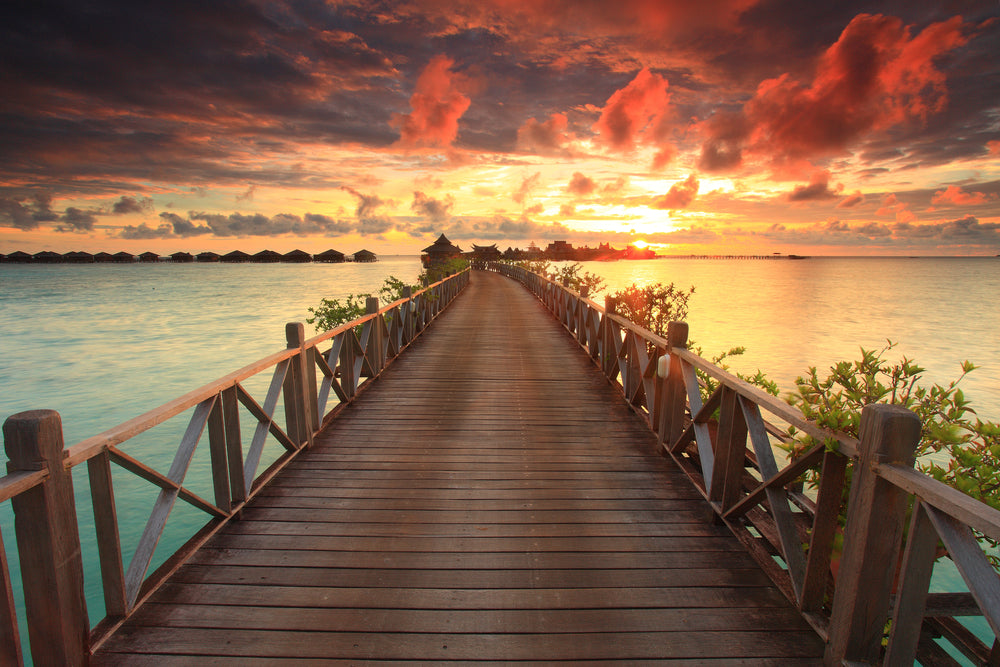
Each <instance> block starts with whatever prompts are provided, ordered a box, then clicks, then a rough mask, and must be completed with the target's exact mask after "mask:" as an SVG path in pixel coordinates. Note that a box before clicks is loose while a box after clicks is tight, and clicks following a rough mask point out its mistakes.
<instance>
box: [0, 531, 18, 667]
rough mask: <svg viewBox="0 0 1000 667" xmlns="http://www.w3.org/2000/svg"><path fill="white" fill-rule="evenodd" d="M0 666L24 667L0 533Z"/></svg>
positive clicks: (5, 556)
mask: <svg viewBox="0 0 1000 667" xmlns="http://www.w3.org/2000/svg"><path fill="white" fill-rule="evenodd" d="M0 595H2V597H0V664H4V665H23V664H24V660H23V656H22V655H21V635H20V632H19V631H18V628H17V612H16V611H15V602H14V590H13V588H11V585H10V567H9V566H8V564H7V549H6V548H5V547H4V544H3V534H2V533H0Z"/></svg>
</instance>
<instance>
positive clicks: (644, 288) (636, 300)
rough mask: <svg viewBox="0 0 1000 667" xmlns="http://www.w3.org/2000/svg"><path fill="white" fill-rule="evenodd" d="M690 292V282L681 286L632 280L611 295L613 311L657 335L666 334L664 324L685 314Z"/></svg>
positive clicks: (691, 291)
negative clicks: (687, 285) (629, 283)
mask: <svg viewBox="0 0 1000 667" xmlns="http://www.w3.org/2000/svg"><path fill="white" fill-rule="evenodd" d="M693 294H694V286H693V285H692V286H691V289H688V290H685V289H683V288H680V287H676V286H675V285H674V284H673V283H670V284H664V283H650V284H648V285H638V284H636V283H632V284H631V285H629V286H628V287H626V288H625V289H622V290H618V291H617V292H615V293H614V294H612V295H611V298H612V299H614V302H615V312H617V313H618V314H619V315H621V316H622V317H626V318H628V319H629V320H631V321H632V322H634V323H636V324H638V325H639V326H641V327H642V328H643V329H646V330H648V331H652V332H653V333H655V334H656V335H657V336H666V335H667V325H668V324H669V323H670V322H673V321H675V320H676V321H680V320H683V319H685V318H686V317H687V314H688V301H689V300H690V298H691V295H693Z"/></svg>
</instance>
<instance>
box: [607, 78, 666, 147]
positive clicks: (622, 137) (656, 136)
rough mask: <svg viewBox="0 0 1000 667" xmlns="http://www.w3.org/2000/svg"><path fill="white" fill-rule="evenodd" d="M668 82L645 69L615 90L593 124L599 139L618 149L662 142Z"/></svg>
mask: <svg viewBox="0 0 1000 667" xmlns="http://www.w3.org/2000/svg"><path fill="white" fill-rule="evenodd" d="M667 85H668V84H667V80H666V79H664V78H663V77H662V76H660V75H659V74H653V73H652V72H650V71H649V69H648V68H644V69H642V70H641V71H640V72H639V73H638V74H637V75H636V76H635V78H634V79H633V80H632V81H631V82H630V83H629V84H628V85H627V86H625V87H624V88H622V89H620V90H617V91H615V93H614V94H613V95H612V96H611V97H610V98H608V101H607V104H605V106H604V109H603V110H602V111H601V117H600V118H599V119H598V120H597V122H596V123H594V130H596V131H597V133H598V136H599V137H600V139H601V141H603V142H604V143H607V144H608V145H610V146H611V148H613V149H615V150H618V151H630V150H633V149H634V148H635V147H636V145H637V144H638V143H640V142H650V143H653V144H659V143H660V142H662V141H663V139H664V138H665V135H666V132H667V129H668V128H667V123H666V113H667V106H668V104H669V102H670V96H669V95H668V94H667Z"/></svg>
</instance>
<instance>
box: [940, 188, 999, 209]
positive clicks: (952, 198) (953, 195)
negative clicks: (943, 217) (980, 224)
mask: <svg viewBox="0 0 1000 667" xmlns="http://www.w3.org/2000/svg"><path fill="white" fill-rule="evenodd" d="M985 203H986V195H985V194H983V193H982V192H966V191H965V190H963V189H962V188H960V187H959V186H957V185H949V186H948V188H947V189H946V190H939V191H937V192H935V193H934V197H933V198H932V199H931V204H932V205H934V206H976V205H978V204H985Z"/></svg>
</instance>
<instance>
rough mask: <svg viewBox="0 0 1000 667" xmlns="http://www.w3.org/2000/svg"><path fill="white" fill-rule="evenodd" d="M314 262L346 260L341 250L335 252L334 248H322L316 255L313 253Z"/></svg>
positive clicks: (337, 262)
mask: <svg viewBox="0 0 1000 667" xmlns="http://www.w3.org/2000/svg"><path fill="white" fill-rule="evenodd" d="M313 261H314V262H326V263H331V264H339V263H341V262H346V261H347V255H345V254H344V253H342V252H337V251H336V250H332V249H331V250H324V251H323V252H321V253H319V254H318V255H313Z"/></svg>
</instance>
